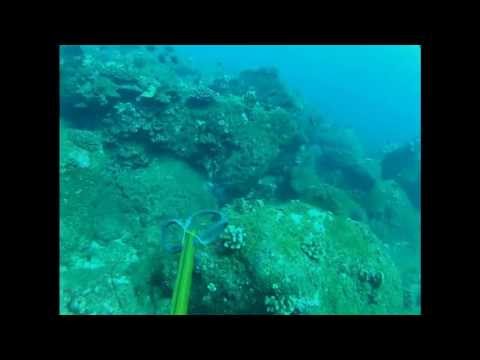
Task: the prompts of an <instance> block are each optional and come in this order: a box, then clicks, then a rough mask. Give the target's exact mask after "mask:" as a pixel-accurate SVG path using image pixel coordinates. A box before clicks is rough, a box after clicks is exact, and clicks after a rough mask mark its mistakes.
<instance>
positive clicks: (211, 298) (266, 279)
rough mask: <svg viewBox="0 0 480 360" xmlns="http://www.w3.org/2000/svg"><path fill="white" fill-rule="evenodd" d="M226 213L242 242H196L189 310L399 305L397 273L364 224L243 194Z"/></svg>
mask: <svg viewBox="0 0 480 360" xmlns="http://www.w3.org/2000/svg"><path fill="white" fill-rule="evenodd" d="M224 212H225V213H226V214H227V216H228V218H229V221H230V224H231V225H232V226H233V227H235V228H237V229H238V228H241V229H242V233H243V234H244V235H245V241H244V244H243V245H242V246H241V247H239V248H229V247H225V246H224V245H222V242H221V241H220V243H219V244H218V246H207V247H199V248H198V250H197V259H196V260H197V262H196V270H195V274H194V278H193V282H194V283H193V289H192V297H191V312H192V313H217V314H228V313H230V314H242V313H243V314H245V313H260V314H267V313H275V314H382V313H396V312H400V311H401V306H402V301H403V299H402V292H401V283H400V277H399V274H398V272H397V270H396V267H395V265H394V264H393V262H392V260H391V259H390V257H389V256H388V255H387V254H386V253H385V252H384V250H383V247H382V246H381V243H380V242H379V240H378V239H377V238H376V236H375V235H374V234H373V233H372V232H371V231H370V230H369V229H368V227H367V226H366V225H364V224H362V223H358V222H355V221H352V220H349V219H347V218H342V217H338V216H335V215H333V213H331V212H327V211H324V210H320V209H318V208H315V207H312V206H309V205H307V204H304V203H301V202H298V201H292V202H289V203H287V204H284V205H282V206H279V205H277V206H271V205H268V204H264V203H263V202H258V201H246V200H244V201H243V203H238V204H234V205H231V206H228V207H227V208H225V209H224ZM225 232H226V234H225V235H224V236H226V237H231V236H232V234H231V231H230V232H229V230H226V231H225ZM157 266H160V265H157ZM170 276H171V275H170ZM169 281H170V282H172V281H174V279H170V280H169ZM211 284H214V289H215V290H214V291H213V290H212V288H213V286H212V285H211Z"/></svg>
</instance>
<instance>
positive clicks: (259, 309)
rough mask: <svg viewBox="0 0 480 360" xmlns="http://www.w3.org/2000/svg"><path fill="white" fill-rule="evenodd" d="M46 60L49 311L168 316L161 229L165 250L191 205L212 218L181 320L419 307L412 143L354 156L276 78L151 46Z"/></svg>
mask: <svg viewBox="0 0 480 360" xmlns="http://www.w3.org/2000/svg"><path fill="white" fill-rule="evenodd" d="M60 56H61V59H60V61H61V77H60V91H61V99H60V105H61V121H60V130H61V131H60V215H61V216H60V278H61V286H60V292H61V293H60V298H61V303H60V310H61V313H62V314H168V313H169V311H170V305H171V299H172V295H173V291H174V287H175V279H176V276H177V270H178V261H179V254H178V253H176V252H175V251H173V250H175V246H172V247H170V246H164V245H165V244H167V243H166V242H165V239H166V236H167V235H166V233H165V231H164V230H165V229H164V228H163V227H162V226H161V224H165V223H167V224H177V225H181V226H180V227H177V229H176V230H175V229H171V228H170V227H169V230H168V231H169V232H168V234H169V235H171V236H172V238H174V236H175V235H179V233H181V232H182V229H183V231H185V229H186V228H189V226H190V225H192V226H193V223H194V222H195V227H196V226H197V225H201V224H202V221H203V220H204V219H201V217H196V216H193V217H192V214H196V215H198V214H202V212H200V213H199V211H201V210H202V209H213V210H211V211H210V212H209V214H211V215H212V214H225V216H226V217H225V218H224V217H223V215H222V218H221V219H222V220H221V221H220V222H219V226H218V227H215V228H214V229H212V231H213V233H215V238H217V235H218V238H219V241H217V242H213V243H212V244H211V246H204V245H205V244H206V242H205V241H204V242H201V241H199V242H198V245H199V246H198V247H196V252H195V261H194V269H193V274H192V287H191V293H190V305H189V313H192V314H279V315H291V314H393V313H408V312H418V311H419V292H420V289H419V284H420V279H419V276H418V273H419V255H418V254H419V243H420V241H419V236H420V232H419V221H420V217H419V212H418V208H416V206H418V205H419V204H418V201H419V193H418V191H419V188H418V186H417V185H418V181H419V160H420V159H419V156H420V155H419V152H420V149H419V144H416V143H412V144H408V145H406V146H401V147H398V148H395V149H393V150H390V151H389V152H387V153H385V154H384V156H383V158H382V159H381V160H375V159H371V158H368V157H367V156H366V154H365V153H364V151H363V148H362V146H361V144H360V142H359V141H358V139H357V138H356V137H355V135H354V133H353V132H352V131H351V130H348V129H344V128H340V127H338V126H334V125H333V124H331V123H328V122H327V121H324V120H323V119H322V120H318V119H317V117H318V116H317V115H315V119H314V120H312V117H311V116H309V115H308V114H307V113H305V112H302V111H303V110H302V109H303V106H302V105H301V99H299V98H298V97H295V96H293V95H292V94H291V93H290V91H289V90H288V89H287V87H286V86H285V84H284V83H283V81H282V80H281V77H280V74H279V73H278V71H277V70H276V69H275V68H258V69H249V70H245V71H242V72H240V73H239V74H238V75H236V76H231V75H227V74H225V73H224V71H223V70H222V69H220V70H221V71H220V70H219V71H218V73H217V74H214V75H212V76H208V77H207V76H204V74H203V73H200V72H199V71H197V70H196V69H193V68H192V67H191V64H190V63H189V62H188V61H187V60H186V59H184V58H182V56H180V54H179V53H177V51H176V49H175V48H174V47H160V46H153V45H148V46H62V47H61V52H60ZM302 119H303V120H302ZM305 119H307V120H305ZM309 119H310V120H309ZM302 121H303V122H302ZM412 204H413V205H412ZM226 218H228V225H227V223H226V220H225V219H226ZM169 219H170V220H169ZM171 219H177V220H171ZM178 219H184V220H178ZM176 231H177V232H176ZM217 232H218V233H217ZM213 233H212V234H213ZM212 234H211V235H212ZM195 236H197V237H198V238H199V239H207V238H209V236H208V234H204V233H202V234H200V235H199V234H197V235H195ZM212 236H213V235H212ZM180 238H181V237H180ZM173 245H175V244H173ZM176 245H177V247H178V246H179V247H180V248H181V244H179V243H178V241H177V243H176ZM196 245H197V243H196ZM398 259H400V261H399V260H398Z"/></svg>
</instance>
